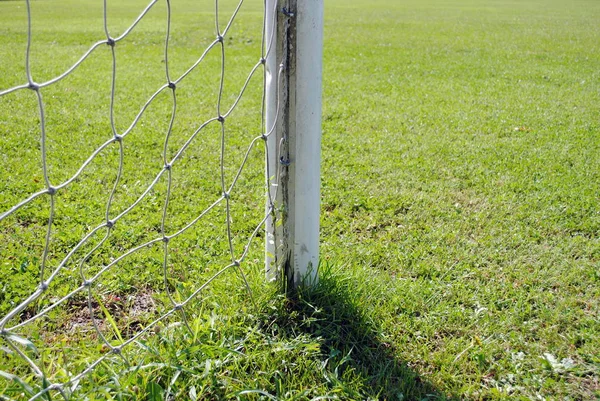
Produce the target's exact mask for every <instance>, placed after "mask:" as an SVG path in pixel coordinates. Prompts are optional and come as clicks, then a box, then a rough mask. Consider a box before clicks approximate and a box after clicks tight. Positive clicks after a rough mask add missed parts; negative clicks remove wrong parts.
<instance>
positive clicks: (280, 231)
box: [266, 0, 323, 288]
mask: <svg viewBox="0 0 600 401" xmlns="http://www.w3.org/2000/svg"><path fill="white" fill-rule="evenodd" d="M268 2H270V6H267V10H268V12H271V10H276V11H275V15H267V34H266V37H267V38H271V37H274V38H275V40H274V43H276V46H275V50H276V51H271V52H269V54H268V56H267V65H266V66H267V68H266V73H267V80H266V83H267V102H266V121H267V126H268V127H272V126H274V127H275V135H271V136H270V137H269V138H268V143H269V145H268V147H269V149H279V152H277V154H279V158H277V157H276V155H275V152H271V153H270V156H271V157H270V160H269V161H268V162H267V177H268V178H272V177H274V176H275V175H276V174H277V171H278V168H280V167H282V172H281V174H282V176H281V177H280V179H279V180H271V182H275V183H276V184H274V185H279V186H280V187H281V188H278V190H277V188H275V187H272V188H270V192H274V193H277V203H276V205H275V211H276V212H277V213H276V214H275V219H273V218H270V219H268V221H267V244H266V248H267V249H266V253H267V258H266V266H267V278H268V279H275V278H276V277H277V276H278V275H279V273H280V272H283V274H284V275H285V278H286V283H287V287H288V288H295V287H297V286H299V285H302V284H305V285H311V284H314V283H316V281H317V279H318V272H317V270H318V264H319V217H320V174H321V169H320V160H321V103H322V102H321V96H322V94H321V87H322V73H323V66H322V60H323V1H322V0H283V1H282V0H279V1H278V0H268ZM278 94H279V95H278ZM281 165H283V166H281ZM277 183H278V184H277ZM277 205H280V207H277ZM271 206H272V205H270V204H269V202H268V204H267V208H268V209H269V208H271ZM277 219H281V224H278V223H277Z"/></svg>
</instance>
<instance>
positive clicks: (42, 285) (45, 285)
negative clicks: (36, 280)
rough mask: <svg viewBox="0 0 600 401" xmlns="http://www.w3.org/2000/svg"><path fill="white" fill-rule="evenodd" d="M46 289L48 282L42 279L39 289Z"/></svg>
mask: <svg viewBox="0 0 600 401" xmlns="http://www.w3.org/2000/svg"><path fill="white" fill-rule="evenodd" d="M47 289H48V283H47V282H45V281H42V282H41V284H40V290H42V291H46V290H47Z"/></svg>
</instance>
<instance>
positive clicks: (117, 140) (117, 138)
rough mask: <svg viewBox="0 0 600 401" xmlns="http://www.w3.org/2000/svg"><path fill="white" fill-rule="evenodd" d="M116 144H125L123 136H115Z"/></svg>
mask: <svg viewBox="0 0 600 401" xmlns="http://www.w3.org/2000/svg"><path fill="white" fill-rule="evenodd" d="M115 142H123V135H119V134H115Z"/></svg>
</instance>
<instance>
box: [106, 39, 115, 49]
mask: <svg viewBox="0 0 600 401" xmlns="http://www.w3.org/2000/svg"><path fill="white" fill-rule="evenodd" d="M116 43H117V42H115V40H114V39H113V38H108V39H106V44H107V45H109V46H110V47H115V44H116Z"/></svg>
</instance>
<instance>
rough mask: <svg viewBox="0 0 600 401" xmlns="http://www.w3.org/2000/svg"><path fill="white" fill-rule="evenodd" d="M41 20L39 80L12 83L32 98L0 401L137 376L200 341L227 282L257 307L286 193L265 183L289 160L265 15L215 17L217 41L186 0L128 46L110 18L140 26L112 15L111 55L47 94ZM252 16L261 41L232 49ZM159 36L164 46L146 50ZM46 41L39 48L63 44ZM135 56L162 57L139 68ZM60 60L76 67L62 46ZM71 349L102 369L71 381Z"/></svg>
mask: <svg viewBox="0 0 600 401" xmlns="http://www.w3.org/2000/svg"><path fill="white" fill-rule="evenodd" d="M246 3H248V2H246ZM36 5H37V4H36V3H31V2H30V1H25V2H24V3H23V8H24V10H23V13H24V14H26V18H27V25H26V26H27V30H26V35H24V38H25V39H26V49H25V58H24V60H23V61H24V63H23V64H24V70H23V71H22V72H23V73H24V74H22V75H20V72H18V73H15V74H14V76H16V77H22V76H24V78H25V79H23V81H24V83H22V84H18V85H12V86H9V87H6V86H5V88H2V87H1V86H0V102H2V103H3V105H2V103H0V105H2V106H3V107H2V109H3V110H4V111H3V112H2V114H0V122H2V124H3V125H0V129H2V130H3V131H5V132H4V133H3V137H4V139H3V142H2V143H0V146H2V153H3V155H4V159H5V160H4V161H5V163H4V164H5V166H6V167H5V171H3V172H2V173H3V174H2V176H3V181H4V182H3V184H2V198H3V199H1V202H0V207H1V208H2V209H1V210H0V213H1V214H0V235H1V237H0V240H1V242H2V245H0V246H1V250H2V254H3V255H4V256H3V261H4V269H5V272H6V274H5V278H4V279H3V287H4V288H3V291H2V295H1V297H2V298H1V299H0V347H1V349H0V362H2V363H0V365H1V366H5V368H2V369H0V394H2V395H1V396H0V398H1V397H5V398H24V399H40V398H46V397H47V396H49V395H57V394H60V395H61V396H62V397H63V398H65V399H66V398H69V397H70V396H71V395H72V394H73V393H74V392H75V391H76V390H77V389H78V387H80V386H81V383H82V382H83V381H84V379H85V378H86V377H88V375H89V373H90V372H92V371H93V370H94V369H96V368H97V367H98V366H100V365H102V364H106V363H115V364H120V365H122V366H123V367H124V369H127V368H128V366H130V362H129V360H128V355H127V351H128V349H129V348H131V347H139V346H142V340H143V339H144V338H145V337H147V336H149V335H153V334H154V333H155V332H156V331H157V330H158V328H160V327H164V326H165V325H167V324H169V323H172V322H173V321H176V322H177V323H178V324H179V325H180V326H182V330H186V329H187V330H189V331H190V332H192V331H193V330H192V327H191V324H190V321H191V320H193V318H192V317H191V316H194V315H195V311H196V308H198V303H200V302H201V301H202V299H203V297H204V298H206V297H208V295H206V294H207V292H208V291H209V287H210V285H211V283H213V282H215V280H217V279H218V278H221V277H223V276H224V275H225V274H233V275H234V276H235V277H238V283H239V287H242V286H243V287H245V288H246V290H247V291H248V292H250V294H252V292H251V291H250V286H251V285H250V283H249V280H248V275H247V274H248V272H256V271H260V270H261V267H262V266H263V264H262V262H261V260H260V259H259V257H258V256H257V255H259V254H260V252H262V250H261V241H258V240H256V238H257V237H261V236H262V235H263V234H262V228H263V226H264V224H265V222H266V220H267V219H268V218H269V216H272V215H273V212H274V206H273V200H274V199H275V198H276V194H275V193H273V192H274V190H273V189H272V188H277V184H276V181H277V177H270V178H269V177H267V178H266V179H265V176H264V171H265V163H268V160H269V152H276V151H277V149H268V147H267V138H268V137H269V136H270V135H271V134H272V131H273V130H274V124H273V126H272V127H265V121H264V115H265V91H266V89H265V88H266V81H267V71H266V70H265V63H266V58H267V55H268V54H269V52H270V51H271V42H272V38H269V37H266V33H265V32H266V31H265V26H266V23H267V21H266V18H267V14H268V13H267V4H266V3H264V4H263V5H262V6H261V5H260V4H254V3H250V5H248V4H244V1H243V0H242V1H239V2H236V3H233V4H227V3H226V2H225V1H223V0H221V1H219V0H216V1H215V3H213V7H212V11H211V13H212V16H211V17H210V18H211V19H212V20H213V24H212V35H213V38H214V39H207V38H205V37H203V33H204V32H209V30H205V31H202V30H201V29H200V28H199V29H198V31H197V32H194V31H192V32H189V31H184V30H182V29H183V28H186V29H188V30H189V26H190V25H189V24H188V25H185V24H183V23H182V24H180V25H177V22H178V19H177V18H178V16H181V18H182V19H184V18H187V17H185V15H186V13H180V14H178V13H177V12H175V11H174V10H173V8H174V5H172V4H171V1H170V0H161V1H160V2H159V1H158V0H155V1H152V2H150V3H149V4H147V5H146V6H145V8H143V9H142V11H141V12H140V13H139V15H138V16H137V17H135V18H134V19H133V22H131V20H130V21H129V22H128V23H127V24H126V25H125V27H124V29H123V30H122V31H121V33H120V34H119V35H118V36H117V35H116V34H115V29H111V28H110V26H109V22H110V18H111V16H112V15H113V14H114V18H115V20H118V21H121V20H124V19H125V18H124V17H122V16H120V15H119V12H118V11H114V12H113V14H111V7H109V5H108V4H107V1H106V0H105V1H104V2H103V7H102V11H100V10H98V11H99V15H98V21H99V22H100V23H101V24H102V28H103V31H104V37H102V38H99V39H100V40H97V41H96V42H95V43H93V44H92V45H91V46H90V47H88V48H87V49H83V50H82V51H81V52H80V54H82V55H81V56H80V57H79V58H78V59H77V60H75V61H74V62H73V63H72V64H70V65H69V66H68V67H66V68H65V69H63V71H62V72H59V73H58V74H56V75H54V76H52V77H51V78H50V79H47V80H40V81H38V80H36V75H35V71H34V70H35V69H34V67H33V64H34V61H35V57H36V55H37V54H42V53H41V52H36V51H35V49H36V48H35V41H34V40H33V39H34V33H36V32H37V31H36V30H35V27H38V26H37V25H35V21H36V19H35V16H36V15H38V14H35V10H36ZM40 7H42V6H40ZM245 10H249V12H250V15H254V16H258V17H257V18H254V21H255V22H257V23H255V24H254V26H255V27H258V30H259V32H260V33H259V36H258V37H251V35H252V34H251V33H248V32H245V28H244V26H241V27H240V28H239V29H238V30H237V31H235V32H236V36H234V35H233V32H234V30H235V28H236V26H237V24H242V22H240V20H241V19H242V17H240V15H241V13H242V12H243V11H245ZM273 11H274V10H273ZM42 12H43V10H42V8H40V11H39V14H41V13H42ZM274 14H275V13H274V12H273V15H274ZM202 15H203V14H200V13H199V14H195V15H194V16H193V18H197V20H198V22H197V23H196V25H197V24H201V23H204V22H206V18H205V19H204V20H202V18H201V16H202ZM146 19H148V20H149V22H148V23H147V24H146V25H144V20H146ZM159 23H160V26H162V27H163V28H162V29H163V31H162V33H161V34H160V36H161V37H162V39H161V42H162V45H161V44H160V42H158V41H157V36H156V35H154V36H152V35H151V36H148V35H141V34H138V31H141V32H145V30H156V29H157V28H156V26H158V24H159ZM191 26H195V25H194V24H192V25H191ZM41 28H45V27H41ZM41 28H40V34H39V35H38V36H35V37H37V38H41V37H44V35H50V36H51V34H52V33H51V30H44V29H41ZM177 29H179V30H177ZM202 29H204V28H202ZM246 29H249V28H246ZM186 34H189V35H194V34H195V35H196V37H195V38H192V39H189V38H187V39H186V38H184V37H185V35H186ZM148 38H150V39H148ZM144 40H149V41H150V42H152V43H143V42H144ZM203 40H204V41H205V44H204V45H203V46H204V47H203V50H202V52H201V54H199V55H195V56H194V55H193V52H194V51H195V50H190V49H189V48H185V49H183V50H182V51H180V52H177V44H178V43H179V42H181V43H187V44H186V46H188V44H189V43H190V42H191V43H193V44H194V46H193V47H194V48H196V43H198V47H199V46H200V43H201V42H202V41H203ZM154 42H156V43H154ZM44 43H47V41H46V42H44ZM75 47H76V48H77V49H79V48H81V47H82V46H81V45H80V44H78V46H75ZM137 47H140V48H142V49H146V50H147V49H154V50H150V51H147V52H146V53H144V54H142V55H140V56H139V57H138V58H133V57H129V56H128V53H129V52H135V51H136V48H137ZM121 48H123V51H122V52H121V51H120V50H121ZM156 49H160V51H157V50H156ZM230 49H231V53H229V52H230ZM240 49H241V50H240ZM45 50H46V51H47V54H49V55H50V56H49V57H54V58H56V59H61V58H62V57H63V56H64V55H63V53H61V51H62V49H61V47H60V43H58V44H54V45H52V46H46V48H45ZM69 51H70V48H69ZM7 53H8V52H7ZM230 54H232V55H233V56H230ZM226 55H227V57H226ZM237 56H240V58H235V59H234V61H233V62H227V61H229V58H230V57H237ZM69 57H72V56H64V58H65V59H66V60H67V61H69ZM39 59H40V61H39V63H40V64H41V63H43V62H44V60H45V59H44V58H43V57H42V56H41V55H40V56H39ZM6 60H7V62H8V61H10V57H7V58H6ZM174 60H175V61H174ZM59 61H60V60H59ZM69 62H70V61H69ZM120 63H123V64H125V65H123V66H121V65H120ZM59 65H60V63H59ZM230 65H231V68H230ZM156 66H158V67H156ZM3 67H4V66H3ZM7 68H8V67H7ZM57 68H58V67H57ZM51 70H52V69H50V71H44V70H40V72H39V75H40V76H43V75H44V74H48V73H52V71H51ZM159 71H162V72H161V73H160V74H159ZM228 73H230V74H228ZM120 74H121V75H122V76H123V77H124V79H121V80H120V79H119V77H120ZM279 75H281V71H279ZM6 76H7V77H8V76H11V75H10V74H7V75H6ZM2 82H6V80H5V81H2ZM152 84H156V86H155V89H151V88H152ZM149 88H150V89H149ZM120 89H122V90H120ZM102 91H105V92H106V93H108V95H107V96H103V95H102ZM148 91H150V92H148ZM144 98H145V100H143V101H141V102H140V104H141V106H140V105H139V104H138V106H137V108H136V101H139V100H140V99H144ZM35 109H37V113H35V114H36V115H37V121H36V119H35V118H32V115H31V110H35ZM276 159H277V158H276ZM267 169H268V166H267ZM11 171H12V172H11ZM265 192H267V194H268V198H267V199H268V207H267V208H266V211H265V208H264V193H265ZM252 258H256V259H255V260H250V259H252ZM247 262H249V263H247ZM175 318H176V319H175ZM68 336H77V337H78V338H83V339H84V341H87V343H88V344H92V345H93V346H92V345H90V347H91V348H94V347H95V349H97V350H98V352H96V353H93V352H92V353H89V354H86V355H88V356H87V357H86V358H83V359H80V361H83V362H80V363H79V364H78V365H77V366H75V367H74V366H73V365H69V366H68V367H66V366H67V363H66V362H65V361H64V360H62V359H60V358H58V357H57V356H56V355H54V354H53V353H54V352H55V351H56V349H57V348H56V346H55V345H54V346H49V344H51V343H54V344H56V341H60V339H61V338H62V339H63V345H64V338H65V337H68ZM46 348H47V349H48V350H49V351H48V352H47V351H46ZM63 351H64V350H63ZM77 369H78V370H77Z"/></svg>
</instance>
